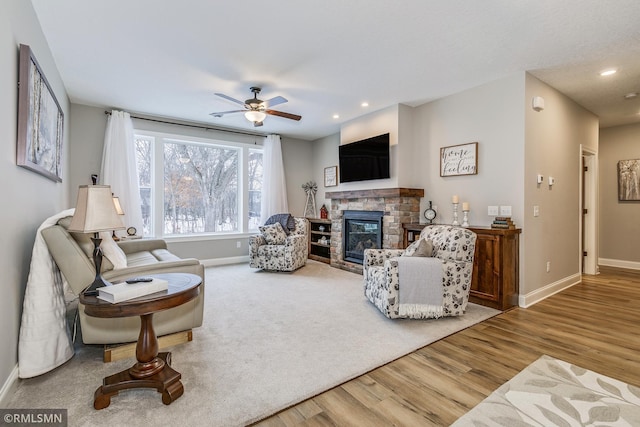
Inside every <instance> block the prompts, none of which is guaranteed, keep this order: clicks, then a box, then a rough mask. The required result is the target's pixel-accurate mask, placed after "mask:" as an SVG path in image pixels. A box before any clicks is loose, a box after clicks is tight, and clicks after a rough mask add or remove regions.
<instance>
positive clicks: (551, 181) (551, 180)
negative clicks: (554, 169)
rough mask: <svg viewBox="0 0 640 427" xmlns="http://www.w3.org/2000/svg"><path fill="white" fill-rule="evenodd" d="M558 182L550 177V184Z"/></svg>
mask: <svg viewBox="0 0 640 427" xmlns="http://www.w3.org/2000/svg"><path fill="white" fill-rule="evenodd" d="M555 183H556V179H555V178H554V177H552V176H550V177H549V185H553V184H555Z"/></svg>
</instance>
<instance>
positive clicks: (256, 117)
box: [244, 111, 267, 123]
mask: <svg viewBox="0 0 640 427" xmlns="http://www.w3.org/2000/svg"><path fill="white" fill-rule="evenodd" d="M244 116H245V117H246V118H247V120H249V121H250V122H254V123H255V122H261V121H263V120H264V119H265V117H267V115H266V114H265V113H263V112H262V111H247V112H246V113H244Z"/></svg>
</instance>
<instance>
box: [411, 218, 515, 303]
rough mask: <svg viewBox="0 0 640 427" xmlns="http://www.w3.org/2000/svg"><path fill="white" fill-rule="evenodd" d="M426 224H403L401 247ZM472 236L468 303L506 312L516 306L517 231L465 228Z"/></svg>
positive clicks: (416, 235) (413, 238) (412, 238)
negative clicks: (472, 254)
mask: <svg viewBox="0 0 640 427" xmlns="http://www.w3.org/2000/svg"><path fill="white" fill-rule="evenodd" d="M425 226H426V224H403V227H404V247H405V248H406V247H407V246H408V245H409V244H410V243H411V242H413V241H414V240H415V239H417V238H418V237H419V236H420V232H421V231H422V229H423V228H424V227H425ZM469 230H471V231H473V232H475V233H476V235H477V236H478V237H477V239H476V251H475V254H474V258H473V279H472V281H471V293H470V295H469V301H471V302H473V303H476V304H481V305H485V306H488V307H492V308H495V309H498V310H507V309H509V308H511V307H514V306H517V305H518V292H519V274H520V273H519V247H520V244H519V236H520V233H521V232H522V230H521V229H519V228H516V229H515V230H503V229H496V228H491V227H469Z"/></svg>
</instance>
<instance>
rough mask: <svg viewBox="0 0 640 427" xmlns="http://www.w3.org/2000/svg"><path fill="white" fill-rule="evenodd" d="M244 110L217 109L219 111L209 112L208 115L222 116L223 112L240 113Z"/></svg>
mask: <svg viewBox="0 0 640 427" xmlns="http://www.w3.org/2000/svg"><path fill="white" fill-rule="evenodd" d="M244 111H246V110H231V111H219V112H217V113H209V115H210V116H213V117H222V116H224V115H225V114H231V113H242V112H244Z"/></svg>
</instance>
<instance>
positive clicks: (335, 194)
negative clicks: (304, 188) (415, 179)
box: [324, 188, 424, 200]
mask: <svg viewBox="0 0 640 427" xmlns="http://www.w3.org/2000/svg"><path fill="white" fill-rule="evenodd" d="M324 197H326V198H327V199H332V200H333V199H364V198H368V197H424V189H422V188H379V189H374V190H352V191H327V192H325V193H324Z"/></svg>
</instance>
